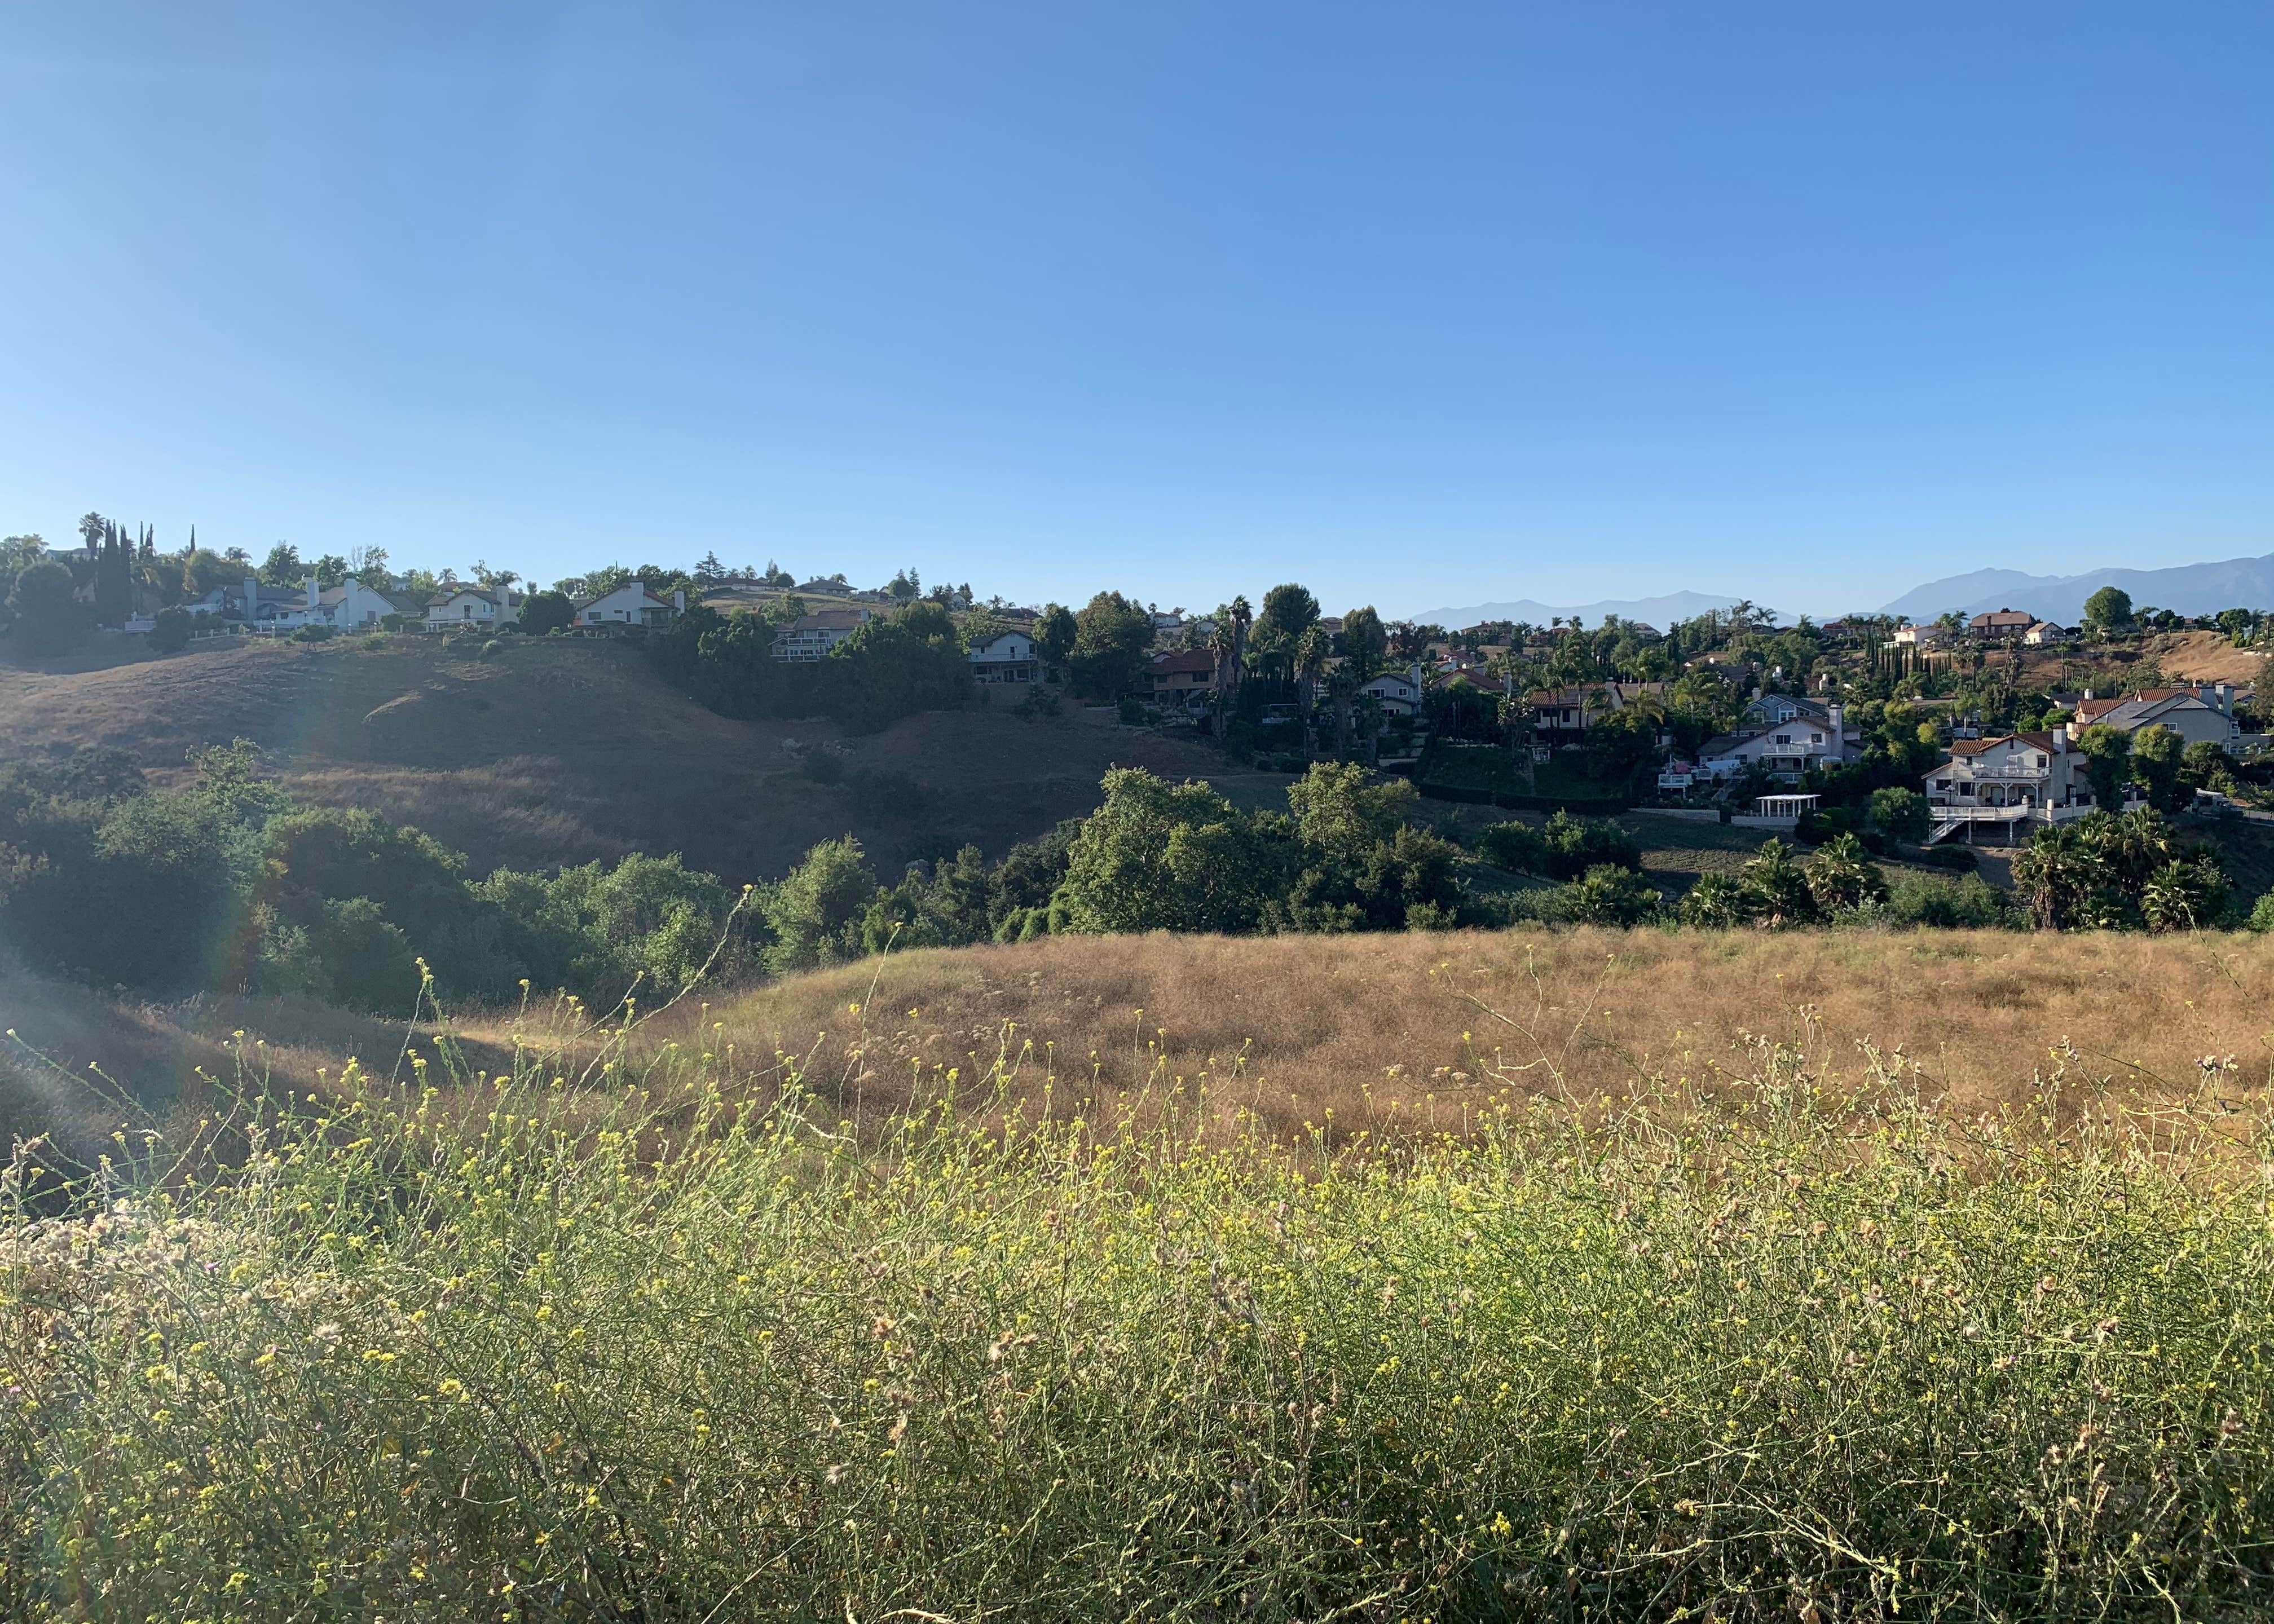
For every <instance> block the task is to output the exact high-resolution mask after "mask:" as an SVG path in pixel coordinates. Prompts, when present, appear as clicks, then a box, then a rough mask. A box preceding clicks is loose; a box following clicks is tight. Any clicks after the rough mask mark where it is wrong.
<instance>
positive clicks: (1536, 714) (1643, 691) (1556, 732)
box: [1460, 671, 1666, 745]
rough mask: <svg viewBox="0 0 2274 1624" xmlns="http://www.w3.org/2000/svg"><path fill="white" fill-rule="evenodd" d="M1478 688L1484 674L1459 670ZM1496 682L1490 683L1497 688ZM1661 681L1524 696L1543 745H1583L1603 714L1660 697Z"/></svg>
mask: <svg viewBox="0 0 2274 1624" xmlns="http://www.w3.org/2000/svg"><path fill="white" fill-rule="evenodd" d="M1460 674H1461V675H1463V676H1465V677H1467V678H1468V679H1469V680H1471V681H1472V682H1474V683H1476V684H1477V686H1478V687H1480V688H1486V687H1487V683H1486V682H1485V681H1483V680H1480V679H1481V677H1482V675H1483V673H1481V672H1475V671H1465V672H1463V673H1460ZM1501 687H1502V685H1501V684H1500V683H1498V682H1497V681H1495V682H1493V683H1491V684H1490V685H1489V688H1490V691H1498V690H1499V689H1500V688H1501ZM1665 693H1666V684H1665V683H1663V682H1587V683H1581V684H1578V685H1577V686H1575V687H1571V688H1533V689H1532V691H1531V693H1530V694H1528V695H1525V699H1526V701H1527V702H1528V703H1530V704H1531V706H1532V733H1533V734H1534V736H1535V739H1536V741H1538V742H1539V743H1540V744H1545V745H1565V744H1584V743H1585V742H1586V739H1587V729H1588V728H1590V727H1592V726H1594V724H1595V722H1596V721H1597V720H1598V719H1599V718H1602V717H1606V716H1611V715H1615V714H1616V713H1617V712H1619V711H1624V710H1626V709H1627V708H1628V707H1629V706H1630V705H1632V704H1633V703H1635V702H1636V701H1637V700H1638V699H1641V698H1643V697H1644V696H1645V695H1658V696H1661V697H1662V696H1663V695H1665Z"/></svg>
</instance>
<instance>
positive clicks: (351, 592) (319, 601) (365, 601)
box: [316, 579, 418, 631]
mask: <svg viewBox="0 0 2274 1624" xmlns="http://www.w3.org/2000/svg"><path fill="white" fill-rule="evenodd" d="M316 606H317V608H318V610H319V611H320V613H322V615H323V618H324V623H325V624H326V625H328V626H336V627H338V628H340V629H341V630H343V631H367V630H369V629H370V628H373V627H374V626H376V625H378V624H379V623H380V620H384V619H385V618H386V617H387V616H388V615H390V614H403V615H407V614H414V613H417V612H418V601H417V600H416V599H415V598H398V597H396V596H395V594H393V593H391V592H382V591H380V590H378V589H377V588H376V587H370V586H365V584H364V583H362V582H360V581H357V580H353V579H350V580H347V581H343V582H341V583H339V585H337V586H335V587H328V588H327V589H325V590H323V591H321V592H320V593H318V594H317V595H316Z"/></svg>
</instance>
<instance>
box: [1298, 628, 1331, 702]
mask: <svg viewBox="0 0 2274 1624" xmlns="http://www.w3.org/2000/svg"><path fill="white" fill-rule="evenodd" d="M1333 652H1334V643H1333V642H1332V640H1330V639H1329V637H1328V636H1327V635H1326V634H1325V633H1324V632H1322V631H1321V630H1320V629H1319V628H1317V627H1315V626H1311V627H1306V628H1304V631H1303V635H1301V636H1300V637H1298V638H1297V639H1296V640H1295V646H1294V647H1293V648H1292V649H1290V650H1287V655H1286V658H1287V666H1288V669H1289V671H1290V672H1291V673H1292V674H1293V676H1294V678H1295V680H1296V682H1297V683H1298V684H1299V685H1300V687H1301V689H1302V695H1303V703H1304V704H1305V705H1306V706H1308V705H1310V704H1311V703H1313V702H1314V701H1315V700H1316V698H1317V697H1318V688H1319V673H1321V672H1322V671H1324V670H1325V669H1326V668H1327V656H1328V655H1329V654H1331V653H1333Z"/></svg>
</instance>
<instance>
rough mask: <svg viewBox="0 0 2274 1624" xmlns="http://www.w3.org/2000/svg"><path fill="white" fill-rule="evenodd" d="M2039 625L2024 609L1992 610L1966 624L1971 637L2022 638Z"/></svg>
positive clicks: (2035, 618) (2033, 616) (1967, 633)
mask: <svg viewBox="0 0 2274 1624" xmlns="http://www.w3.org/2000/svg"><path fill="white" fill-rule="evenodd" d="M2036 624H2037V616H2035V615H2033V614H2031V613H2029V612H2028V611H2026V610H2022V609H1992V610H1990V611H1988V612H1987V613H1983V614H1977V615H1976V616H1975V617H1974V618H1973V619H1972V620H1969V621H1968V622H1967V623H1966V635H1968V636H1969V637H2020V636H2022V635H2026V634H2027V633H2028V631H2029V628H2031V627H2032V626H2035V625H2036Z"/></svg>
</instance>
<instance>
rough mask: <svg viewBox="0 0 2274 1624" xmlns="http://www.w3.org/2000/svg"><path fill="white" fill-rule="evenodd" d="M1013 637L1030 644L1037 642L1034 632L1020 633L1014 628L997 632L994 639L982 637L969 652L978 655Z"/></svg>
mask: <svg viewBox="0 0 2274 1624" xmlns="http://www.w3.org/2000/svg"><path fill="white" fill-rule="evenodd" d="M1012 637H1024V638H1025V639H1026V640H1027V641H1028V643H1032V642H1034V640H1035V635H1034V634H1033V633H1032V632H1026V631H1020V629H1019V628H1016V627H1012V628H1007V629H1005V630H1003V631H999V632H997V633H996V634H995V635H993V636H992V637H982V638H981V639H980V640H979V641H978V642H977V643H973V644H972V645H971V647H970V650H969V652H971V653H973V654H976V653H978V652H979V651H980V650H982V649H991V648H993V647H994V646H995V645H996V644H997V643H1001V642H1004V641H1005V640H1006V639H1008V638H1012Z"/></svg>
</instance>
